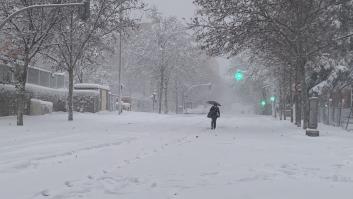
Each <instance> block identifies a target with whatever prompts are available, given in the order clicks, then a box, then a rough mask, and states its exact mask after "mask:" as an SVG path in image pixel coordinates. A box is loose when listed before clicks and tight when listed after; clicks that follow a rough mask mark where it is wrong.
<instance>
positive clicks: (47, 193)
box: [40, 189, 50, 197]
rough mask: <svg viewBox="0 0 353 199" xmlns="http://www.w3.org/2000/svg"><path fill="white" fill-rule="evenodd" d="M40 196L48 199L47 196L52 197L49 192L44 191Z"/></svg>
mask: <svg viewBox="0 0 353 199" xmlns="http://www.w3.org/2000/svg"><path fill="white" fill-rule="evenodd" d="M40 194H41V195H42V196H45V197H47V196H50V194H49V190H47V189H46V190H43V191H41V192H40Z"/></svg>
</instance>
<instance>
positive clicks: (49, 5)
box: [0, 0, 89, 30]
mask: <svg viewBox="0 0 353 199" xmlns="http://www.w3.org/2000/svg"><path fill="white" fill-rule="evenodd" d="M86 5H89V0H85V1H83V2H81V3H64V4H43V5H32V6H28V7H24V8H22V9H20V10H18V11H16V12H14V13H12V14H11V15H10V16H8V17H7V18H6V19H5V20H4V21H2V22H1V23H0V30H2V28H3V27H4V26H5V25H6V24H7V23H8V22H9V21H10V20H11V19H13V18H14V17H16V16H17V15H19V14H20V13H22V12H24V11H27V10H31V9H35V8H61V7H75V6H83V7H84V9H85V6H86ZM86 12H89V10H87V11H86ZM86 17H87V16H86Z"/></svg>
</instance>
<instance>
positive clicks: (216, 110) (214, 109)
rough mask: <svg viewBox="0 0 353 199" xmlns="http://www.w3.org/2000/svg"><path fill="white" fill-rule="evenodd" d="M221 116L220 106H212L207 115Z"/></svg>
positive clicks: (211, 116)
mask: <svg viewBox="0 0 353 199" xmlns="http://www.w3.org/2000/svg"><path fill="white" fill-rule="evenodd" d="M220 116H221V113H220V111H219V108H218V106H212V107H211V109H210V112H209V113H208V115H207V117H209V118H218V117H220Z"/></svg>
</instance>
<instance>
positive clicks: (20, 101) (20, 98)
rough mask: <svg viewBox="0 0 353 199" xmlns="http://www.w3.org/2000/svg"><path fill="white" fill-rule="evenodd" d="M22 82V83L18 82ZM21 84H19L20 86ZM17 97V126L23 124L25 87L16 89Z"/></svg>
mask: <svg viewBox="0 0 353 199" xmlns="http://www.w3.org/2000/svg"><path fill="white" fill-rule="evenodd" d="M20 84H22V83H20ZM22 86H23V85H21V87H22ZM16 98H17V126H23V115H24V103H25V99H24V98H25V89H22V88H17V89H16Z"/></svg>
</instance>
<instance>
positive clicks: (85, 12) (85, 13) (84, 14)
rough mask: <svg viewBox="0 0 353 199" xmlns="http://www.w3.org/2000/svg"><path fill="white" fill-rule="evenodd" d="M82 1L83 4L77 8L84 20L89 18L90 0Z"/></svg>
mask: <svg viewBox="0 0 353 199" xmlns="http://www.w3.org/2000/svg"><path fill="white" fill-rule="evenodd" d="M82 2H83V6H82V7H80V9H79V14H80V18H81V20H83V21H86V20H87V19H89V17H90V15H91V9H90V7H91V1H90V0H82Z"/></svg>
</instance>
